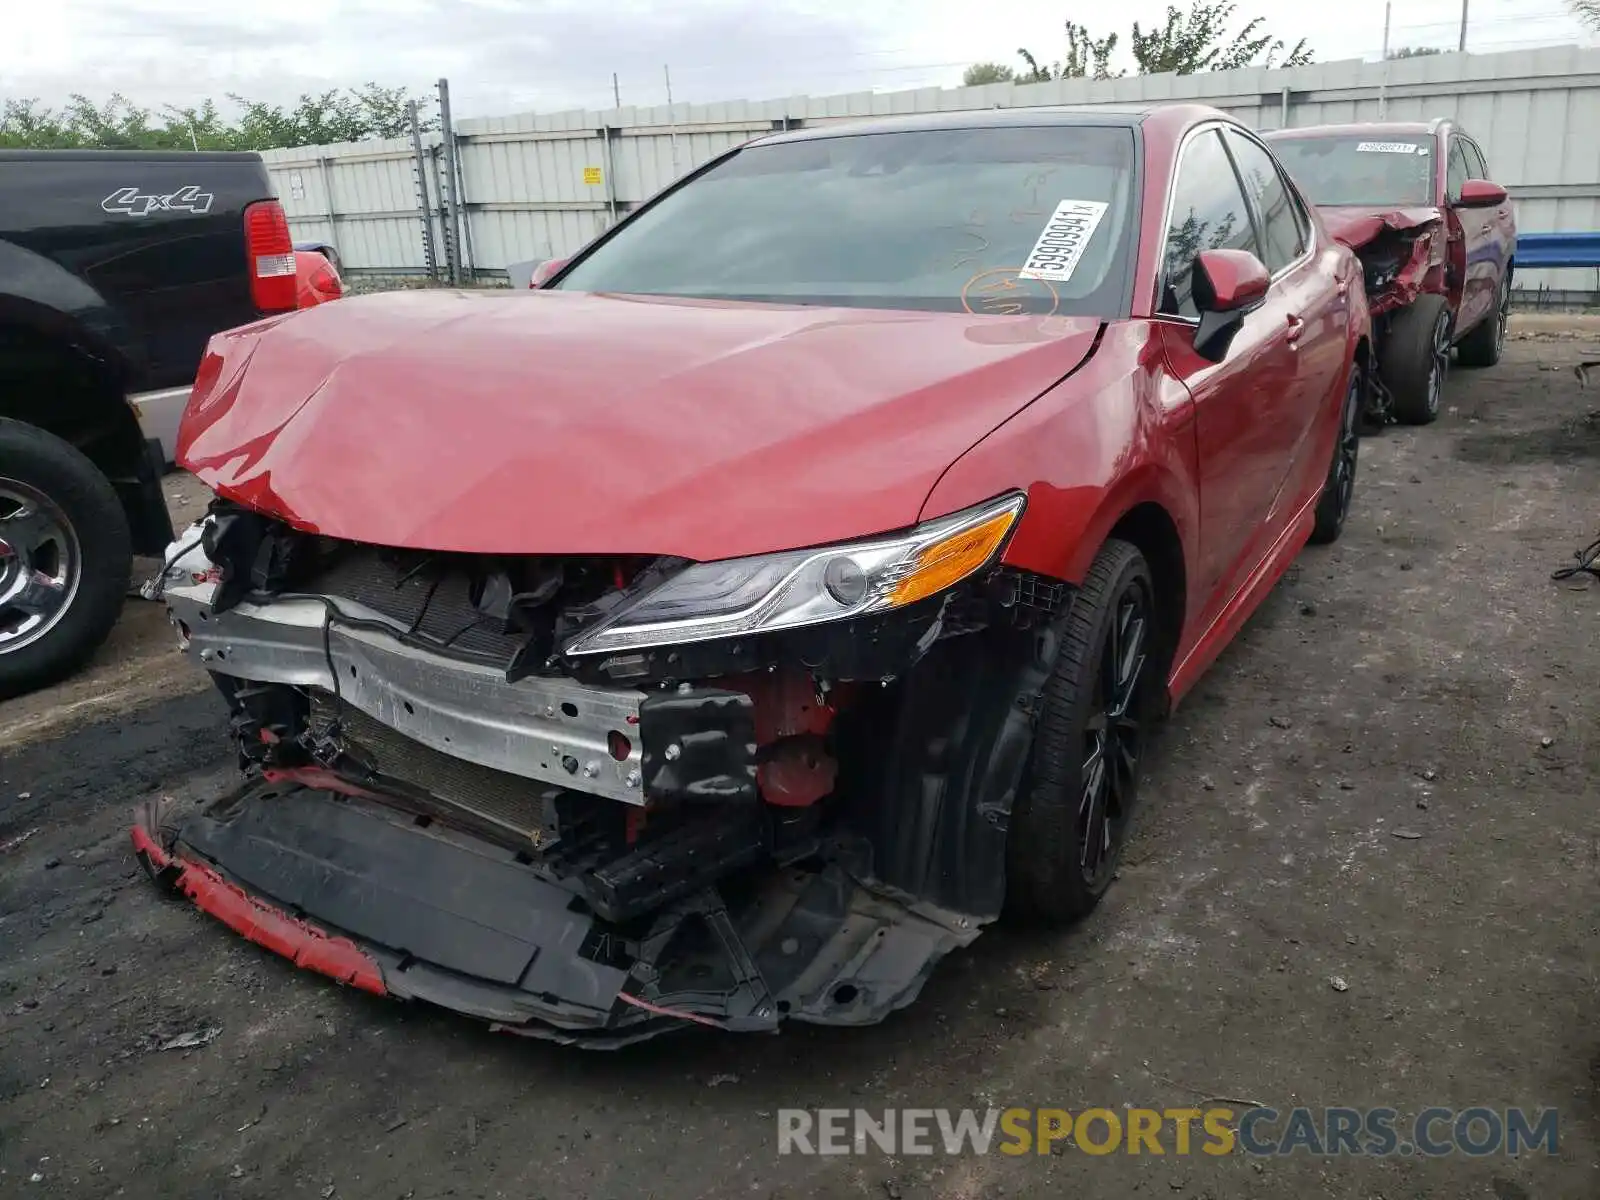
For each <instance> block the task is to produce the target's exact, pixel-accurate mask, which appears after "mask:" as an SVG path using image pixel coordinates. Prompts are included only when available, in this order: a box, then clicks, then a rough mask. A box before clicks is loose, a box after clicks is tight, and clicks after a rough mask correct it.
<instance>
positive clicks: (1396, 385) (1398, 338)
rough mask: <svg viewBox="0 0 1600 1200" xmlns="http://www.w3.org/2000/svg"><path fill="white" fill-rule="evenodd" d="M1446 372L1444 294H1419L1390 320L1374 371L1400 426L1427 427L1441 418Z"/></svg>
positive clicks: (1447, 337)
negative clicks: (1385, 391) (1392, 403)
mask: <svg viewBox="0 0 1600 1200" xmlns="http://www.w3.org/2000/svg"><path fill="white" fill-rule="evenodd" d="M1449 371H1450V308H1449V306H1448V305H1446V304H1445V301H1444V297H1443V296H1437V295H1433V294H1431V293H1430V294H1429V295H1426V296H1418V297H1417V298H1416V300H1415V301H1413V302H1412V303H1411V304H1410V305H1409V306H1408V307H1406V308H1403V309H1401V310H1400V311H1399V312H1397V313H1395V314H1394V316H1393V317H1392V318H1391V319H1390V321H1389V334H1388V336H1387V337H1386V338H1385V339H1384V344H1383V352H1382V353H1381V354H1380V355H1379V356H1378V374H1379V375H1380V376H1382V378H1383V382H1384V384H1385V385H1386V386H1387V387H1388V388H1389V391H1390V393H1391V394H1392V395H1393V396H1394V415H1395V418H1396V420H1398V421H1399V422H1400V423H1401V424H1402V425H1428V424H1431V423H1432V422H1433V421H1434V420H1436V419H1437V418H1438V416H1439V404H1440V400H1441V399H1442V397H1443V395H1444V381H1445V377H1446V375H1448V374H1449Z"/></svg>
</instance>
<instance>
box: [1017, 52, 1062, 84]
mask: <svg viewBox="0 0 1600 1200" xmlns="http://www.w3.org/2000/svg"><path fill="white" fill-rule="evenodd" d="M1017 57H1018V58H1020V59H1021V60H1022V61H1023V63H1024V64H1025V65H1026V66H1027V68H1028V69H1027V70H1026V71H1018V72H1017V74H1016V81H1017V82H1018V83H1049V82H1050V81H1051V80H1052V79H1056V78H1058V77H1059V76H1060V74H1061V64H1060V63H1055V64H1053V65H1049V64H1047V65H1045V66H1042V67H1041V66H1040V65H1039V60H1038V59H1036V58H1034V56H1033V55H1032V54H1030V53H1029V52H1028V51H1026V50H1023V49H1020V48H1019V49H1018V50H1017Z"/></svg>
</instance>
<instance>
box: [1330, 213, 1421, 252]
mask: <svg viewBox="0 0 1600 1200" xmlns="http://www.w3.org/2000/svg"><path fill="white" fill-rule="evenodd" d="M1317 211H1318V212H1319V213H1320V214H1321V215H1322V223H1323V224H1324V225H1326V226H1327V227H1328V232H1329V233H1330V234H1332V235H1333V237H1334V239H1335V240H1337V241H1340V242H1343V243H1344V244H1345V245H1346V246H1349V247H1350V249H1352V250H1359V249H1360V248H1361V247H1362V246H1365V245H1366V244H1367V243H1368V242H1370V241H1372V240H1373V239H1374V238H1376V237H1377V236H1378V235H1379V234H1380V233H1382V232H1383V231H1384V230H1385V229H1393V230H1395V231H1396V232H1404V231H1405V230H1408V229H1421V228H1423V227H1424V226H1426V225H1431V224H1433V223H1434V222H1437V221H1442V220H1443V219H1444V214H1443V213H1441V212H1440V211H1439V210H1438V209H1437V208H1435V207H1432V206H1431V205H1421V206H1418V207H1416V208H1382V207H1374V208H1354V207H1348V208H1346V207H1340V208H1319V209H1318V210H1317Z"/></svg>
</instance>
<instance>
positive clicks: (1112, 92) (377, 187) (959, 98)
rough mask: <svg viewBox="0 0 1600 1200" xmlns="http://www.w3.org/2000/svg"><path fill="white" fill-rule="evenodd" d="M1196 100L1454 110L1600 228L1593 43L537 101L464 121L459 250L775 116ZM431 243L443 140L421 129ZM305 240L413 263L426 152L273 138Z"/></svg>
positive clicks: (551, 239)
mask: <svg viewBox="0 0 1600 1200" xmlns="http://www.w3.org/2000/svg"><path fill="white" fill-rule="evenodd" d="M1163 100H1171V101H1177V100H1194V101H1200V102H1203V103H1207V104H1212V105H1215V106H1216V107H1218V108H1221V109H1224V110H1226V111H1228V112H1230V113H1232V114H1233V115H1234V116H1236V117H1238V118H1239V119H1241V120H1243V121H1245V122H1247V123H1249V124H1251V125H1254V126H1255V127H1257V128H1260V129H1276V128H1281V127H1283V126H1286V125H1287V126H1298V125H1315V124H1321V123H1326V122H1334V121H1369V120H1377V119H1379V118H1380V116H1387V118H1388V119H1390V120H1420V119H1424V118H1428V117H1438V116H1447V117H1454V118H1455V119H1456V120H1458V121H1459V122H1461V124H1462V125H1463V126H1464V127H1465V128H1466V129H1467V130H1468V131H1469V132H1471V133H1472V134H1473V135H1474V137H1476V138H1477V139H1478V141H1479V143H1480V144H1481V145H1482V146H1483V148H1484V151H1485V153H1486V154H1487V155H1488V157H1489V163H1490V170H1491V172H1492V174H1493V175H1494V177H1495V180H1496V182H1499V183H1502V184H1504V185H1506V186H1507V187H1508V188H1510V189H1511V191H1512V195H1513V197H1514V198H1515V200H1516V201H1517V215H1518V221H1519V224H1520V227H1521V228H1522V229H1523V230H1525V231H1530V232H1531V231H1575V230H1593V229H1600V137H1596V135H1595V130H1597V129H1600V49H1596V50H1586V49H1580V48H1578V47H1558V48H1555V49H1547V50H1532V51H1518V52H1515V53H1509V54H1485V55H1470V54H1441V55H1432V56H1426V57H1421V58H1411V59H1400V60H1396V61H1393V62H1389V63H1366V62H1336V63H1323V64H1317V65H1313V66H1309V67H1295V68H1291V69H1288V70H1267V69H1265V68H1249V69H1246V70H1242V71H1219V72H1213V73H1210V74H1203V75H1147V76H1135V77H1130V78H1126V79H1115V80H1107V81H1100V82H1094V81H1089V80H1082V79H1068V80H1059V81H1056V82H1053V83H1040V84H1029V85H1026V86H1021V85H1015V84H993V85H990V86H987V87H977V88H923V89H918V90H915V91H904V92H877V93H874V92H855V93H851V94H848V95H839V96H827V97H810V96H797V97H792V98H790V99H787V100H767V101H744V100H734V101H728V102H726V103H721V104H697V105H689V104H679V105H674V106H672V107H671V108H668V107H666V106H660V107H654V108H635V107H625V108H620V109H612V110H608V111H587V110H585V111H573V112H563V113H551V114H533V113H527V114H523V115H519V116H510V117H490V118H484V119H478V120H465V121H458V122H457V123H456V138H457V146H458V150H459V156H460V174H461V198H462V201H463V207H464V214H465V222H466V226H465V230H464V236H463V241H464V242H465V246H464V247H463V250H464V255H463V258H464V261H465V262H466V264H467V265H468V267H470V268H471V269H472V270H474V271H475V272H477V273H478V274H480V275H481V274H498V273H503V272H504V271H505V269H506V267H507V265H508V264H510V263H515V262H520V261H524V260H528V259H539V258H552V257H562V256H565V255H568V254H570V253H572V252H573V251H574V250H576V249H578V248H579V247H580V246H582V245H583V244H584V243H585V242H587V241H588V240H589V239H590V238H592V237H594V236H595V234H597V233H599V232H601V231H602V230H604V229H605V228H607V227H608V226H609V225H610V224H611V223H612V222H613V221H614V220H615V219H616V218H617V217H618V216H619V215H620V214H622V213H624V212H626V211H627V210H628V209H630V208H632V207H634V206H636V205H637V204H639V203H640V202H641V201H643V200H645V199H648V198H649V197H650V196H651V195H653V194H654V193H655V192H656V191H658V190H660V189H661V188H662V187H664V186H665V185H666V184H668V183H670V182H671V181H672V180H673V179H674V178H676V177H678V176H679V175H681V174H683V173H684V172H685V171H688V170H690V169H692V168H693V167H695V166H698V165H699V164H701V163H703V162H705V161H706V160H707V159H709V158H711V157H713V156H714V155H716V154H719V153H721V152H722V151H723V150H726V149H728V148H729V147H731V146H734V145H737V144H738V143H740V142H743V141H747V140H749V139H750V138H753V137H757V136H760V135H762V134H766V133H771V132H772V131H773V130H775V129H784V128H790V127H796V126H807V127H810V126H815V125H819V124H828V123H832V122H836V121H842V120H850V119H858V118H861V117H870V116H880V115H889V114H894V113H912V112H940V111H951V110H959V109H972V108H993V107H1008V108H1024V107H1033V106H1039V105H1051V104H1111V103H1127V102H1149V101H1163ZM423 142H424V153H423V162H422V167H421V169H422V171H423V172H424V173H425V174H426V175H427V176H428V178H427V180H426V183H427V199H426V203H427V204H428V206H429V208H430V209H431V217H430V219H431V220H433V222H434V229H435V239H436V241H438V242H439V244H440V245H442V244H443V243H442V241H439V239H442V238H443V237H444V236H445V234H446V230H447V229H448V222H447V221H445V220H444V219H443V208H442V202H441V196H442V195H443V193H442V191H441V183H442V182H443V179H442V171H443V162H444V158H443V156H442V155H441V154H439V153H438V149H439V145H440V137H439V135H438V134H431V135H427V136H425V137H424V139H423ZM264 157H265V158H266V160H267V166H268V168H269V170H270V171H271V173H272V177H273V179H274V181H275V183H276V185H277V190H278V195H279V196H280V197H281V198H282V200H283V202H284V206H285V208H286V209H287V211H288V214H289V220H290V224H291V225H292V227H293V229H294V232H295V236H296V237H297V238H301V239H310V238H316V239H319V240H324V241H327V242H330V243H332V244H333V245H335V246H336V247H337V248H338V250H339V253H340V256H341V258H342V259H343V261H344V263H345V264H346V266H347V267H348V268H349V269H351V270H354V271H357V272H382V273H394V274H421V273H424V272H425V271H426V270H427V269H428V264H427V262H426V256H425V252H424V243H423V236H422V231H423V227H422V217H421V215H420V212H421V208H420V206H421V204H422V202H423V201H422V199H421V191H420V190H419V186H418V180H417V175H418V170H419V168H418V160H417V157H416V155H414V153H413V150H412V145H411V142H410V141H409V140H403V141H402V140H396V141H379V142H361V143H355V144H350V145H341V146H321V147H302V148H298V149H293V150H274V151H268V152H267V153H266V155H265V156H264ZM1596 276H1600V272H1593V271H1575V270H1565V271H1554V270H1552V271H1539V272H1528V273H1526V274H1524V275H1522V276H1521V278H1520V280H1519V282H1520V283H1522V284H1523V285H1524V286H1538V285H1540V284H1543V285H1544V286H1548V287H1555V288H1561V289H1568V290H1572V291H1584V292H1594V291H1600V278H1596Z"/></svg>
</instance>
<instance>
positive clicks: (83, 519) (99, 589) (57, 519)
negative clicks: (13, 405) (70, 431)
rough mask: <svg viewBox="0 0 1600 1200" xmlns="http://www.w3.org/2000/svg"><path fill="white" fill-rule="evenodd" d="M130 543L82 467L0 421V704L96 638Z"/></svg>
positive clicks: (57, 674)
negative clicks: (3, 699)
mask: <svg viewBox="0 0 1600 1200" xmlns="http://www.w3.org/2000/svg"><path fill="white" fill-rule="evenodd" d="M130 545H131V542H130V538H129V534H128V518H127V516H126V515H125V514H124V513H123V511H122V504H121V503H120V502H119V501H118V499H117V494H116V492H115V491H114V490H113V489H112V487H111V482H110V481H109V480H108V479H106V477H105V476H104V475H102V474H101V473H100V471H99V470H98V469H97V468H96V467H95V465H94V464H93V463H92V462H90V461H89V460H88V459H87V458H85V457H84V456H83V454H81V453H80V452H79V451H78V450H77V449H76V448H75V447H73V446H71V445H69V444H68V443H66V442H64V441H62V440H61V439H60V438H58V437H55V436H54V435H52V434H49V433H46V432H44V431H43V430H42V429H36V428H34V427H33V426H31V425H24V424H22V423H21V422H19V421H9V420H5V419H0V698H5V697H8V696H16V695H20V694H21V693H23V692H26V691H31V690H32V689H34V688H37V687H41V686H43V685H44V684H46V683H50V682H52V681H53V680H56V679H59V678H61V677H62V676H63V675H65V674H67V673H68V672H69V671H71V670H72V669H73V668H75V667H77V666H78V665H79V664H80V663H82V662H83V661H84V659H86V658H88V657H89V655H90V654H91V653H92V652H93V651H94V649H95V648H96V647H97V646H99V645H100V643H101V642H103V641H105V638H106V635H107V634H108V633H110V632H111V626H112V625H113V624H115V623H116V619H117V614H118V612H120V611H121V609H122V598H123V596H124V595H125V594H126V593H127V590H128V580H129V577H130V575H131V573H132V570H133V555H132V550H131V549H130Z"/></svg>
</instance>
